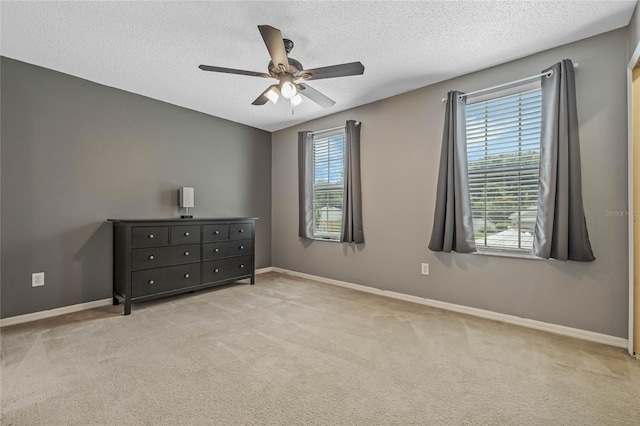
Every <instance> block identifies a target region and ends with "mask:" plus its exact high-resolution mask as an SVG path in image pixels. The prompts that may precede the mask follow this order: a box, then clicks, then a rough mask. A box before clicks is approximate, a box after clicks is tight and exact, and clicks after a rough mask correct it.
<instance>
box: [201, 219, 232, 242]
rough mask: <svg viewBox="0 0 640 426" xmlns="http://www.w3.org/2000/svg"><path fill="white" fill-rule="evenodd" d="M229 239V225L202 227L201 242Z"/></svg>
mask: <svg viewBox="0 0 640 426" xmlns="http://www.w3.org/2000/svg"><path fill="white" fill-rule="evenodd" d="M228 239H229V225H228V224H226V223H225V224H221V225H204V226H203V227H202V241H203V242H207V241H225V240H228Z"/></svg>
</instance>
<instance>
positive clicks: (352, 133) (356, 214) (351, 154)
mask: <svg viewBox="0 0 640 426" xmlns="http://www.w3.org/2000/svg"><path fill="white" fill-rule="evenodd" d="M360 127H361V125H356V122H355V121H354V120H349V121H347V125H346V127H345V136H346V149H345V159H344V204H343V207H342V230H341V232H340V242H342V243H356V244H363V243H364V231H363V229H362V189H361V182H360Z"/></svg>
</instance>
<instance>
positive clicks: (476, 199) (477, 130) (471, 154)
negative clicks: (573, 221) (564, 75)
mask: <svg viewBox="0 0 640 426" xmlns="http://www.w3.org/2000/svg"><path fill="white" fill-rule="evenodd" d="M466 113H467V117H466V120H467V121H466V125H467V158H468V168H469V192H470V196H471V210H472V213H473V228H474V233H475V239H476V247H477V248H478V250H480V251H482V250H483V249H489V250H490V249H494V250H508V251H514V250H515V251H520V252H531V251H532V249H533V229H534V226H535V222H536V214H537V202H538V169H539V165H540V122H541V93H540V89H539V88H537V89H534V90H527V91H522V92H519V93H515V94H511V95H508V96H502V97H497V98H493V99H488V100H483V101H481V102H476V103H472V104H469V105H467V109H466Z"/></svg>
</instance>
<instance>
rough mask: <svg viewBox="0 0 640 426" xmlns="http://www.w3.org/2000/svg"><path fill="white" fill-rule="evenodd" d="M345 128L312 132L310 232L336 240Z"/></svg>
mask: <svg viewBox="0 0 640 426" xmlns="http://www.w3.org/2000/svg"><path fill="white" fill-rule="evenodd" d="M344 154H345V133H344V129H341V130H339V131H334V132H330V133H329V132H325V133H318V134H315V135H314V136H313V234H314V237H316V238H323V239H329V240H339V239H340V230H341V228H342V202H343V197H344Z"/></svg>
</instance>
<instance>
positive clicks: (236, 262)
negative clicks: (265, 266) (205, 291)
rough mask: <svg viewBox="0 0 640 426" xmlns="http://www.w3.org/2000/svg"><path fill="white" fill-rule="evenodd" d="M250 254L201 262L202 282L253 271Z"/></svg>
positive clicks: (219, 279) (248, 273)
mask: <svg viewBox="0 0 640 426" xmlns="http://www.w3.org/2000/svg"><path fill="white" fill-rule="evenodd" d="M252 267H253V258H252V257H251V256H242V257H230V258H227V259H221V260H212V261H209V262H203V263H202V278H203V279H202V282H203V283H212V282H215V281H222V280H226V279H229V278H233V277H239V276H242V275H250V274H252V273H253V268H252Z"/></svg>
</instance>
